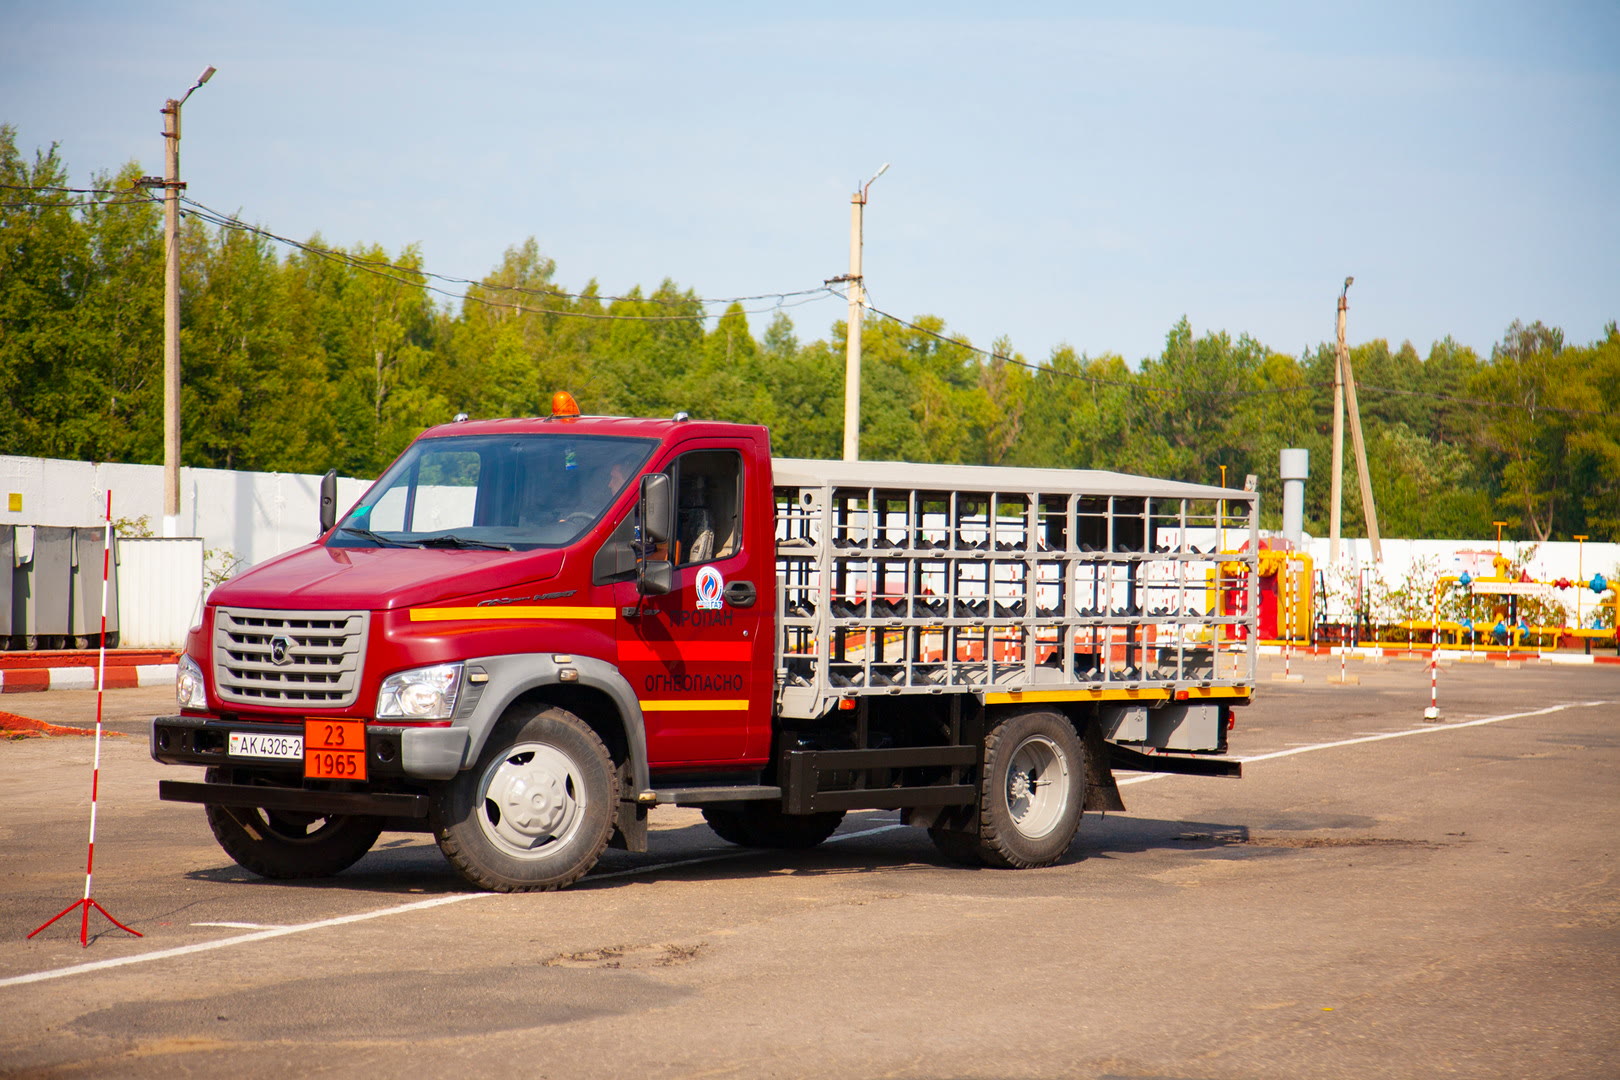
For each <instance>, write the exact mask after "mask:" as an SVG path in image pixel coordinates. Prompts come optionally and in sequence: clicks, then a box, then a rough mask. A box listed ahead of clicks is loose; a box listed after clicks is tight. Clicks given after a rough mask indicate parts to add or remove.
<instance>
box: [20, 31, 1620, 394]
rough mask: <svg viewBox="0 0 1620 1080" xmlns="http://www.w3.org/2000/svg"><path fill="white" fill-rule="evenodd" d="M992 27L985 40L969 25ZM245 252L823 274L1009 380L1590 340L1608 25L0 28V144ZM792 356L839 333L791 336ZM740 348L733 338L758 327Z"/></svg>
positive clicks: (716, 275)
mask: <svg viewBox="0 0 1620 1080" xmlns="http://www.w3.org/2000/svg"><path fill="white" fill-rule="evenodd" d="M992 12H994V13H992ZM208 64H212V65H214V66H215V67H217V68H218V69H219V73H218V75H216V76H215V78H214V79H213V81H212V82H210V83H209V84H208V85H207V86H206V87H204V88H202V89H201V90H199V91H198V92H197V93H196V94H195V95H194V96H193V97H192V98H191V100H190V102H189V103H188V104H187V105H186V107H185V113H184V130H183V142H182V174H183V177H184V179H185V180H186V181H187V182H188V184H189V185H190V186H189V192H188V194H189V195H190V196H191V197H192V198H194V199H196V200H198V201H200V202H202V203H205V204H207V205H209V206H211V207H214V208H216V209H221V210H226V211H232V212H238V213H240V214H241V215H242V216H243V217H245V218H246V219H247V220H249V221H252V222H255V223H257V224H260V225H262V226H264V227H266V228H268V229H271V230H273V231H275V232H278V233H282V234H284V235H290V236H293V237H298V238H307V237H309V236H310V235H311V234H313V233H315V232H317V231H318V232H319V233H320V234H321V235H322V237H323V238H324V239H325V240H326V241H327V242H329V243H333V244H341V245H357V244H373V243H374V244H380V245H382V246H383V247H385V248H386V249H388V250H389V251H391V252H397V251H399V250H400V249H401V248H403V247H404V246H405V245H407V244H416V245H419V246H420V248H421V250H422V253H423V255H424V257H425V260H426V265H427V267H428V268H429V269H431V270H434V271H437V272H439V273H444V274H450V275H457V276H464V277H474V278H476V277H479V276H482V275H483V274H485V273H487V272H489V271H490V270H491V269H493V268H494V267H495V266H496V264H497V263H498V262H499V260H500V257H501V253H502V251H503V250H504V249H505V248H507V247H509V246H512V245H515V244H518V243H521V242H522V241H523V240H524V239H525V238H526V237H528V236H531V235H532V236H534V237H536V239H537V240H538V242H539V244H540V247H541V250H542V251H543V252H544V253H545V254H546V255H548V256H550V257H551V258H553V259H555V260H556V263H557V280H558V281H559V282H560V283H561V284H563V285H565V286H568V287H576V288H577V287H579V286H582V285H583V284H584V283H585V282H586V281H587V280H589V279H592V278H595V279H596V280H597V281H598V282H599V283H600V284H601V286H602V288H603V289H604V290H605V291H608V292H622V291H625V290H628V289H629V288H630V287H631V286H633V285H636V284H641V285H644V286H647V287H652V286H654V285H656V284H657V283H658V282H659V281H660V280H661V279H663V278H665V277H671V278H673V279H675V280H676V281H677V282H678V283H679V284H680V285H681V286H683V287H689V288H692V289H694V290H696V291H697V292H698V293H699V294H700V295H703V296H706V297H728V296H737V295H747V294H754V293H761V292H769V291H787V290H797V289H803V288H808V287H813V286H816V285H819V284H820V283H821V282H822V280H823V279H825V278H829V277H832V276H834V275H837V274H841V273H843V272H845V270H846V269H847V267H848V258H849V254H848V228H849V226H848V221H849V196H850V193H851V192H852V191H853V190H854V189H855V188H856V187H857V186H858V185H859V184H860V183H861V182H862V181H863V180H865V179H866V177H868V176H869V175H871V173H872V172H874V171H875V170H876V169H877V167H878V166H879V165H881V164H883V163H884V162H891V163H892V168H891V169H890V171H889V172H888V174H887V175H885V176H884V177H883V178H881V179H880V180H878V181H877V183H876V185H874V187H873V189H872V197H871V204H870V206H869V207H868V210H867V218H866V224H867V228H866V249H865V272H866V277H867V282H868V287H869V289H870V291H871V296H872V301H873V303H874V304H875V305H877V306H878V307H881V308H883V309H885V310H887V311H891V312H893V313H895V314H898V315H901V316H903V317H907V318H911V317H914V316H917V315H921V314H931V315H938V316H940V317H942V318H944V319H945V320H946V324H947V326H948V328H949V329H950V330H952V331H954V332H960V333H965V334H967V335H968V336H969V337H970V338H971V339H972V340H973V342H974V343H975V344H978V345H981V346H986V345H989V344H990V342H991V340H992V339H994V338H996V337H998V336H1002V335H1005V336H1006V337H1008V338H1010V339H1011V341H1012V343H1013V345H1014V346H1015V347H1016V348H1017V349H1018V350H1019V351H1020V352H1021V353H1022V354H1023V355H1025V356H1026V357H1028V358H1031V359H1037V360H1038V359H1043V358H1045V357H1046V356H1047V355H1048V354H1049V353H1050V351H1051V349H1052V348H1053V347H1054V346H1057V345H1060V344H1064V343H1067V344H1069V345H1071V346H1073V347H1074V348H1075V349H1076V350H1079V351H1082V352H1086V353H1089V354H1091V355H1093V356H1095V355H1099V354H1102V353H1107V352H1118V353H1121V354H1123V355H1124V356H1126V357H1127V358H1128V359H1130V360H1132V361H1133V362H1134V361H1136V360H1139V359H1141V358H1142V357H1143V356H1146V355H1150V354H1156V353H1157V352H1158V351H1159V350H1160V349H1161V348H1162V345H1163V340H1164V335H1165V333H1166V331H1167V330H1168V329H1169V328H1170V326H1171V325H1172V324H1173V323H1174V322H1175V320H1176V319H1178V318H1179V317H1180V316H1182V315H1183V314H1185V315H1187V316H1188V317H1189V319H1190V320H1191V322H1192V324H1193V327H1194V329H1195V330H1196V331H1198V332H1200V333H1201V332H1203V331H1205V330H1211V329H1214V330H1221V329H1224V330H1228V331H1230V332H1231V333H1232V334H1234V335H1236V334H1239V333H1245V332H1246V333H1249V334H1251V335H1253V336H1254V337H1256V338H1258V339H1260V340H1261V341H1263V342H1265V343H1267V344H1268V345H1270V346H1271V347H1273V348H1275V349H1278V350H1281V351H1284V352H1290V353H1296V352H1298V350H1300V349H1301V348H1302V347H1306V346H1310V345H1314V344H1316V343H1317V342H1320V341H1325V340H1330V339H1331V337H1332V335H1333V313H1334V303H1335V299H1336V297H1337V294H1338V289H1339V285H1340V283H1341V282H1342V281H1343V279H1344V277H1345V275H1346V274H1353V275H1355V278H1356V284H1355V286H1354V287H1353V288H1352V290H1351V293H1350V300H1351V307H1350V337H1351V339H1352V341H1364V340H1368V339H1371V338H1377V337H1382V338H1387V339H1389V340H1390V341H1391V342H1392V343H1399V342H1400V341H1402V340H1408V339H1409V340H1411V341H1412V342H1413V343H1414V344H1416V345H1417V346H1418V348H1419V349H1420V351H1424V352H1426V351H1427V349H1428V346H1429V344H1430V343H1431V342H1433V341H1434V340H1436V339H1438V338H1440V337H1443V336H1445V335H1447V334H1450V335H1452V336H1453V337H1455V338H1456V339H1457V340H1458V341H1460V342H1462V343H1464V344H1467V345H1471V346H1473V347H1474V348H1476V349H1479V350H1480V351H1482V352H1485V351H1488V350H1489V348H1490V345H1491V343H1492V342H1494V341H1496V340H1499V339H1500V338H1501V335H1502V331H1503V330H1504V329H1505V327H1506V326H1507V324H1508V323H1509V322H1511V321H1512V320H1513V319H1515V318H1520V319H1524V320H1525V321H1530V320H1532V319H1541V320H1542V321H1544V322H1547V323H1549V324H1553V325H1557V326H1561V327H1563V328H1564V330H1565V331H1566V334H1567V335H1568V337H1569V338H1570V339H1571V340H1574V341H1589V340H1592V339H1594V338H1596V337H1598V336H1599V335H1600V333H1601V332H1602V328H1603V325H1604V323H1606V322H1607V321H1608V320H1610V319H1614V318H1620V198H1617V193H1620V5H1616V4H1612V3H1591V4H1556V3H1555V4H1539V3H1538V4H1528V3H1527V4H1494V3H1466V4H1463V3H1412V2H1406V3H1397V4H1355V5H1332V6H1330V5H1300V4H1292V3H1280V4H1209V3H1187V4H1182V3H1162V4H1153V5H1139V4H1112V5H1101V4H1056V3H1053V4H1038V3H1031V4H1011V5H1004V6H1003V7H1002V8H1001V9H992V8H991V6H989V5H983V4H952V3H943V4H941V3H934V4H884V3H873V4H870V5H868V6H866V7H864V8H863V7H859V6H857V7H853V8H851V7H848V6H827V5H815V6H799V7H794V8H791V9H788V8H786V7H780V6H770V5H760V4H704V3H694V4H689V5H681V6H679V7H677V6H673V5H664V4H657V5H655V4H641V3H634V2H627V3H621V4H618V5H615V6H613V7H612V8H611V9H607V8H601V9H596V10H592V9H590V8H588V7H587V6H585V5H578V4H567V5H562V4H549V3H532V4H518V3H504V2H500V0H489V2H486V3H483V4H480V5H477V6H474V7H465V8H462V9H460V10H451V9H450V8H449V7H448V6H447V5H424V4H413V3H390V4H382V3H364V2H362V3H324V4H314V3H288V4H279V5H275V6H273V7H272V6H270V5H262V6H253V5H236V4H218V3H190V2H184V0H180V2H175V3H171V4H169V5H165V6H164V7H162V8H142V9H136V8H132V7H130V6H129V5H127V4H112V3H86V2H73V0H69V2H66V3H59V4H52V5H42V4H38V3H28V4H24V3H19V2H17V0H0V123H9V124H12V125H13V126H15V127H16V128H17V138H18V142H19V145H20V146H21V147H22V148H23V149H24V150H25V152H32V150H33V149H34V148H36V147H41V146H45V145H48V144H49V143H50V142H52V141H56V142H59V143H60V144H61V153H62V154H63V156H64V158H65V159H66V160H67V162H68V164H69V166H70V167H71V169H72V170H73V174H74V177H75V179H76V180H81V181H82V180H88V179H89V176H90V173H91V172H92V171H93V170H96V169H113V168H116V167H117V166H119V165H121V164H123V163H124V162H126V161H129V160H132V159H134V160H139V161H140V162H141V163H142V165H143V167H144V168H145V170H146V171H147V172H153V173H155V172H161V170H162V138H161V136H160V132H161V130H162V120H161V117H160V115H159V112H158V110H159V109H160V108H161V106H162V104H163V101H164V99H165V98H167V97H170V96H178V95H179V94H180V93H182V92H183V91H184V90H185V89H186V87H188V86H189V85H190V84H191V82H192V81H193V80H194V79H195V78H196V76H197V74H198V73H199V72H200V71H201V70H202V68H203V67H204V66H205V65H208ZM790 314H791V315H792V317H793V319H794V322H795V324H796V326H797V328H798V332H799V334H800V336H801V337H802V338H815V337H823V336H825V335H826V334H827V333H828V331H829V328H830V327H831V325H832V324H833V322H835V321H836V320H838V319H841V318H842V317H843V314H844V306H843V304H842V302H841V301H839V300H835V299H826V300H822V301H818V302H815V303H812V304H808V305H805V306H803V307H798V308H795V309H793V310H792V311H791V312H790ZM765 319H766V316H763V315H761V316H757V317H756V318H755V319H754V324H755V329H756V331H762V330H763V328H764V323H765Z"/></svg>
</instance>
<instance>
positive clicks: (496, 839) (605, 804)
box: [433, 706, 619, 892]
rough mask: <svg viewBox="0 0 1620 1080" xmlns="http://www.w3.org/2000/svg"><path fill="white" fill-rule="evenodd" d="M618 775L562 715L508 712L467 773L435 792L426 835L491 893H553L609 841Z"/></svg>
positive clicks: (588, 735) (580, 727)
mask: <svg viewBox="0 0 1620 1080" xmlns="http://www.w3.org/2000/svg"><path fill="white" fill-rule="evenodd" d="M618 800H619V775H618V771H617V769H615V768H614V765H613V760H612V758H611V757H609V755H608V751H607V747H606V746H604V745H602V740H601V739H600V738H599V737H598V736H597V734H596V732H594V731H592V730H591V728H590V727H589V725H587V724H586V723H585V722H584V721H582V720H581V719H579V717H577V716H575V715H574V714H573V713H571V712H569V711H568V710H566V709H561V708H557V707H554V706H553V707H546V708H540V709H535V708H532V707H531V708H527V709H519V710H515V711H511V712H508V713H507V714H506V716H504V717H502V718H501V720H500V722H499V723H497V724H496V726H495V730H494V731H492V732H491V733H490V736H489V741H488V742H487V743H486V744H485V746H484V752H483V753H482V754H481V755H479V758H478V763H477V764H476V765H474V766H473V767H472V768H471V769H467V770H465V771H463V772H460V773H458V774H456V777H455V778H454V779H453V780H451V781H450V782H449V783H447V784H445V785H444V786H443V787H442V788H441V789H440V790H439V792H438V793H437V796H436V798H435V801H434V808H433V833H434V837H435V838H436V839H437V840H438V842H439V850H440V851H442V852H444V855H445V858H447V859H449V860H450V865H452V866H454V867H455V868H456V871H457V872H458V873H460V874H461V876H462V877H464V878H466V879H467V880H468V881H470V882H472V883H473V884H474V885H477V886H478V887H479V888H482V889H489V890H491V891H493V892H536V891H544V890H550V889H560V888H562V887H563V886H565V885H570V884H572V883H573V882H575V881H577V880H579V879H580V878H581V877H583V876H584V875H585V874H586V872H588V871H589V870H590V868H591V867H593V866H595V865H596V860H597V859H598V858H599V857H600V856H601V854H602V849H603V848H605V847H606V846H607V843H608V840H609V839H610V838H611V837H612V835H613V820H614V811H615V809H616V806H617V804H618Z"/></svg>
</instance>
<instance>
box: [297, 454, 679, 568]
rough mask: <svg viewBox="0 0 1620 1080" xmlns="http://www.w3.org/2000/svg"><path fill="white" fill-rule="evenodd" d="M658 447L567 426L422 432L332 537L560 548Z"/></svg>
mask: <svg viewBox="0 0 1620 1080" xmlns="http://www.w3.org/2000/svg"><path fill="white" fill-rule="evenodd" d="M654 445H655V442H654V440H652V439H626V438H619V437H615V436H607V435H572V434H568V433H565V432H558V433H556V434H552V433H549V432H548V433H546V434H543V435H463V436H449V437H446V438H438V439H422V440H419V441H418V442H416V443H413V444H412V445H411V447H410V449H409V450H407V451H406V452H405V454H404V456H402V457H401V458H400V459H399V460H398V461H396V462H395V463H394V464H393V466H392V467H390V468H389V470H388V472H386V473H385V474H383V477H382V479H380V480H378V481H377V482H376V483H375V484H373V485H372V487H371V490H370V491H367V492H366V494H365V497H364V498H362V499H361V501H360V504H359V505H358V506H356V507H355V508H354V510H353V511H351V512H350V514H349V516H348V517H346V518H344V519H343V520H342V521H341V522H340V523H339V524H338V531H337V532H336V533H335V534H333V536H332V539H331V540H330V541H329V543H330V544H331V545H332V546H334V547H378V546H382V547H393V546H399V545H406V546H410V547H417V546H429V547H469V548H489V547H494V548H500V549H509V550H513V551H523V550H528V549H530V548H543V547H561V546H562V545H564V544H568V543H571V542H573V541H574V540H576V539H577V538H579V537H580V536H581V535H583V534H584V533H585V531H586V530H587V529H589V528H590V527H591V526H592V525H594V524H596V522H597V520H598V519H599V518H601V516H602V515H603V514H604V513H605V512H606V511H607V509H608V507H609V506H611V505H612V504H613V501H614V499H616V498H617V497H618V495H619V493H620V492H622V491H623V490H624V489H625V488H626V487H627V486H628V485H629V483H630V481H631V480H632V479H634V478H635V476H636V475H637V474H638V473H639V472H640V470H641V466H642V465H643V464H645V462H646V460H647V458H648V456H649V455H650V454H651V453H652V451H653V447H654Z"/></svg>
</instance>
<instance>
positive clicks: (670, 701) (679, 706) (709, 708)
mask: <svg viewBox="0 0 1620 1080" xmlns="http://www.w3.org/2000/svg"><path fill="white" fill-rule="evenodd" d="M640 705H641V711H642V712H743V711H744V710H746V709H747V708H748V699H747V698H715V699H710V700H704V699H700V698H664V699H662V700H660V701H642V702H641V703H640Z"/></svg>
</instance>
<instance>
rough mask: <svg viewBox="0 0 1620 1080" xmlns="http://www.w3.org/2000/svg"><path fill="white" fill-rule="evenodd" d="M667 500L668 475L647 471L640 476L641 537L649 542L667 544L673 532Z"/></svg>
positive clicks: (671, 515)
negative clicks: (644, 474)
mask: <svg viewBox="0 0 1620 1080" xmlns="http://www.w3.org/2000/svg"><path fill="white" fill-rule="evenodd" d="M671 510H672V507H671V505H670V501H669V475H668V474H667V473H661V472H660V473H649V474H648V475H646V476H643V477H642V478H641V506H640V513H641V538H642V540H644V541H646V542H647V543H649V544H667V543H669V538H670V536H671V534H673V533H674V531H675V530H674V528H673V527H672V521H673V518H674V515H673V514H672V513H671Z"/></svg>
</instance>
